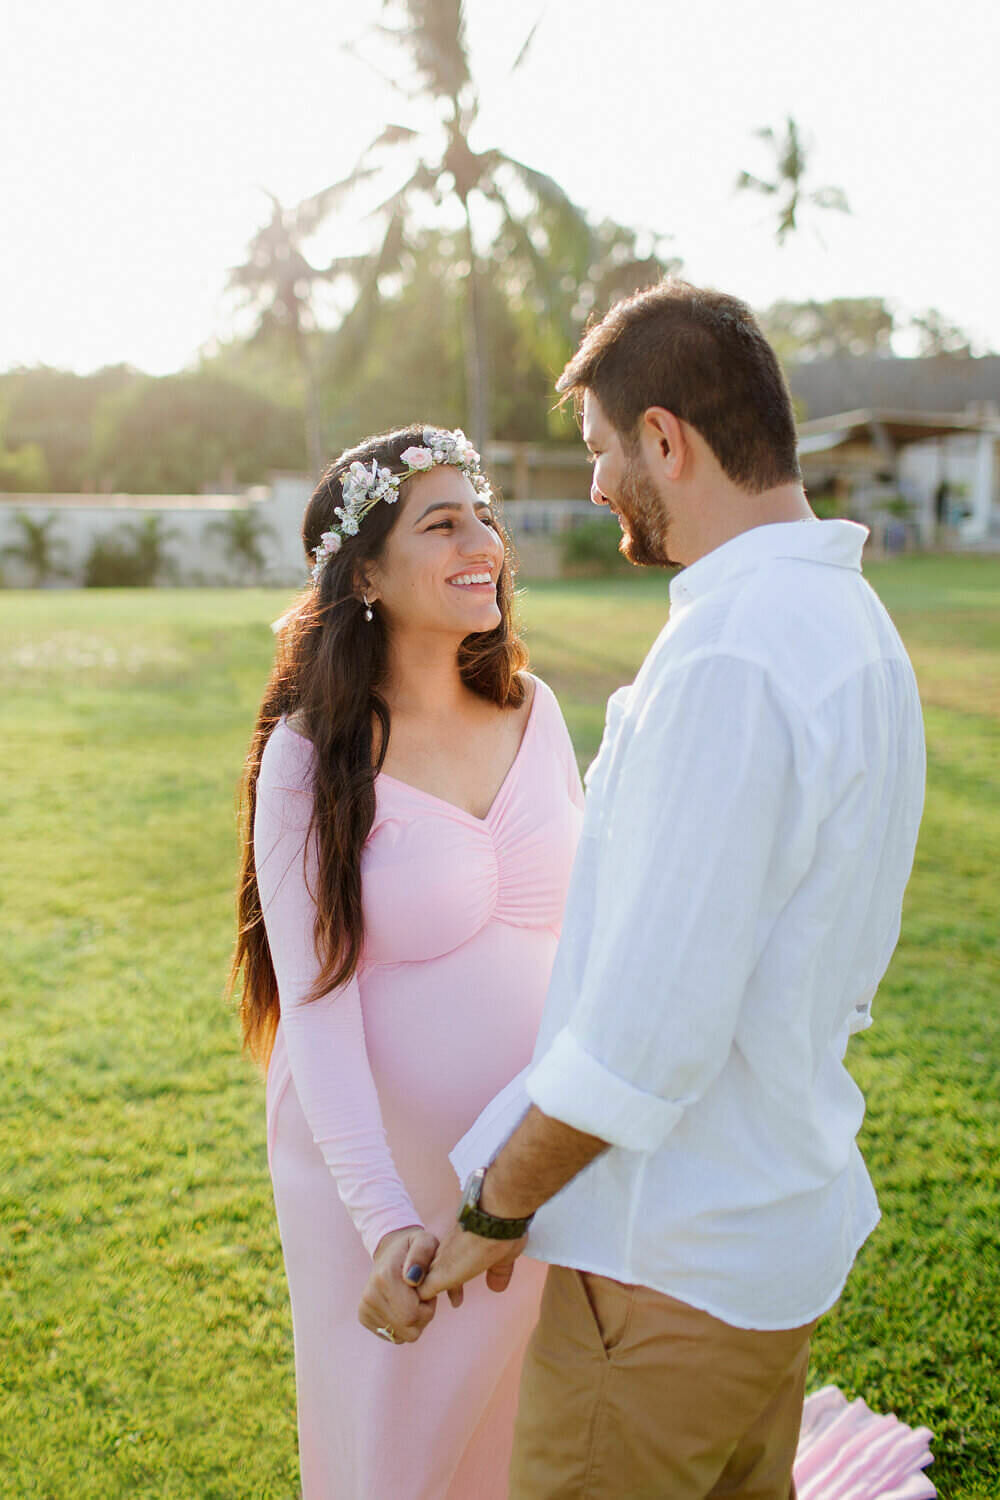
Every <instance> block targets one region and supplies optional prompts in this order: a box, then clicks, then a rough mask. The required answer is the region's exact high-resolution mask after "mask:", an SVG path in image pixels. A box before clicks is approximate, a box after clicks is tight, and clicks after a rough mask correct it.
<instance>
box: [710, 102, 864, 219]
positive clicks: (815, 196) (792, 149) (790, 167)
mask: <svg viewBox="0 0 1000 1500" xmlns="http://www.w3.org/2000/svg"><path fill="white" fill-rule="evenodd" d="M754 135H755V136H757V138H758V140H762V141H764V142H766V144H767V145H768V146H769V147H770V148H771V150H772V151H773V152H774V158H775V161H774V175H773V178H772V179H771V180H768V179H767V178H763V177H755V176H754V175H753V173H752V172H741V173H740V175H739V177H738V178H737V179H736V190H737V192H741V191H744V190H746V189H749V190H750V191H751V192H754V193H761V194H763V195H764V196H765V197H768V198H778V199H779V202H778V205H777V209H778V227H777V231H776V237H777V241H778V244H779V245H783V244H784V243H785V240H786V239H787V237H788V236H789V235H790V234H794V233H795V231H796V230H797V229H798V228H799V227H800V226H799V214H800V211H801V209H802V207H803V206H804V205H805V204H809V205H811V206H812V207H813V208H818V209H833V210H835V211H836V212H837V213H842V214H848V213H850V211H851V210H850V208H849V207H848V204H847V198H846V196H845V194H844V190H843V188H839V187H821V188H813V189H812V190H810V191H807V190H806V188H805V186H804V185H803V179H804V177H805V175H806V168H807V165H808V157H809V149H810V148H808V147H807V146H806V144H805V142H804V141H803V139H802V136H801V133H800V131H799V127H798V126H797V125H796V123H795V121H794V120H793V119H792V117H791V115H788V116H787V118H786V120H785V126H784V133H783V134H782V135H780V136H779V135H778V133H777V132H776V131H774V130H773V129H772V128H771V126H770V125H765V126H764V127H763V128H762V129H761V130H755V131H754Z"/></svg>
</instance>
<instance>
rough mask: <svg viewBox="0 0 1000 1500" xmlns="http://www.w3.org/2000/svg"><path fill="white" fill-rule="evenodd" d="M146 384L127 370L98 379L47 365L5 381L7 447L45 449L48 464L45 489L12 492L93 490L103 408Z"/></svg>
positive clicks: (114, 369) (1, 384)
mask: <svg viewBox="0 0 1000 1500" xmlns="http://www.w3.org/2000/svg"><path fill="white" fill-rule="evenodd" d="M145 378H146V377H145V376H143V375H140V374H139V372H138V371H137V370H132V369H130V368H129V367H128V366H127V365H112V366H108V367H106V368H105V369H103V370H97V371H96V372H95V373H94V374H92V375H74V374H72V373H71V372H70V371H69V370H54V369H50V368H49V367H47V366H45V365H39V366H37V367H36V368H33V369H17V370H10V371H8V372H7V373H6V374H4V375H0V401H2V402H3V404H4V405H5V406H6V409H7V423H6V442H7V445H8V446H9V447H10V448H13V449H18V450H21V451H22V452H23V450H24V448H26V447H27V448H34V449H40V450H41V454H42V457H43V460H44V483H41V482H39V483H37V484H23V483H18V484H13V483H12V484H11V486H10V487H11V488H23V489H42V490H48V491H50V492H51V493H54V494H76V493H77V492H79V491H81V490H87V489H93V488H94V487H95V485H96V484H97V482H98V480H99V477H100V476H99V475H97V474H96V473H95V472H94V469H93V463H92V458H93V453H92V440H93V429H94V420H95V416H96V413H97V410H98V407H99V406H100V405H101V403H102V402H103V401H105V400H106V399H107V398H108V397H110V396H113V395H120V394H122V393H123V392H124V391H126V390H128V389H132V388H135V387H137V386H139V385H141V384H142V382H143V380H144V379H145ZM4 487H5V488H6V486H4Z"/></svg>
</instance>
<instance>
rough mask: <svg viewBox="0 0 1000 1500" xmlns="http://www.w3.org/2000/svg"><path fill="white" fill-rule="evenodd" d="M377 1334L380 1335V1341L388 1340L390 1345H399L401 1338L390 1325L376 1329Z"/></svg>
mask: <svg viewBox="0 0 1000 1500" xmlns="http://www.w3.org/2000/svg"><path fill="white" fill-rule="evenodd" d="M375 1332H376V1333H377V1334H378V1336H379V1338H380V1339H387V1340H388V1341H389V1343H390V1344H398V1343H399V1336H398V1335H397V1333H396V1332H395V1330H394V1329H392V1328H390V1327H389V1325H388V1324H385V1325H384V1327H382V1328H376V1330H375Z"/></svg>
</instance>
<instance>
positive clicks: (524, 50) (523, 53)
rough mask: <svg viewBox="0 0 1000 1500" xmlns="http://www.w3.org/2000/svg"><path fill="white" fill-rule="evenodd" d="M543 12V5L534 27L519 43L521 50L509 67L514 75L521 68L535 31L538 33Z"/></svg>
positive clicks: (544, 8)
mask: <svg viewBox="0 0 1000 1500" xmlns="http://www.w3.org/2000/svg"><path fill="white" fill-rule="evenodd" d="M545 10H546V7H545V6H544V5H543V6H542V9H541V12H540V13H539V16H538V19H537V21H536V22H535V24H534V26H532V28H531V30H530V31H529V32H528V35H527V36H526V37H525V39H524V41H523V42H522V43H521V50H520V51H519V52H518V54H517V56H516V57H515V59H514V62H513V64H512V65H511V70H510V71H511V72H512V73H516V72H517V70H518V68H519V67H520V66H521V64H522V63H523V62H524V59H525V58H526V57H527V55H528V53H529V52H530V50H531V44H532V42H533V41H534V40H535V35H536V33H537V31H538V28H539V26H541V24H542V21H543V19H544V16H545Z"/></svg>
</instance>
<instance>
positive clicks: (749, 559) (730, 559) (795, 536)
mask: <svg viewBox="0 0 1000 1500" xmlns="http://www.w3.org/2000/svg"><path fill="white" fill-rule="evenodd" d="M867 540H868V528H867V526H859V525H858V524H857V522H855V521H815V520H807V521H776V522H771V523H770V524H769V525H767V526H753V527H751V528H750V530H749V531H741V532H740V534H739V536H734V537H730V539H729V541H728V542H723V544H722V546H721V547H716V548H715V550H714V551H712V552H707V553H706V554H705V556H704V557H699V559H698V561H697V562H694V563H691V564H690V566H689V567H686V568H685V569H684V570H683V571H682V572H681V573H678V574H677V576H676V577H675V578H673V579H671V582H670V602H671V604H690V603H691V601H692V600H693V599H698V598H700V597H701V596H702V595H703V594H708V593H711V591H712V590H713V589H716V588H718V587H719V586H720V584H725V583H728V582H729V581H730V579H733V578H738V577H739V576H740V575H741V574H743V573H749V572H752V571H753V569H754V568H757V567H759V566H760V565H761V563H764V562H770V561H771V560H772V559H773V558H776V557H794V558H797V559H798V560H799V561H800V562H814V563H826V564H827V565H828V566H830V567H834V568H851V569H853V570H854V572H856V573H860V571H861V550H862V548H863V547H864V545H865V542H866V541H867Z"/></svg>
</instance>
